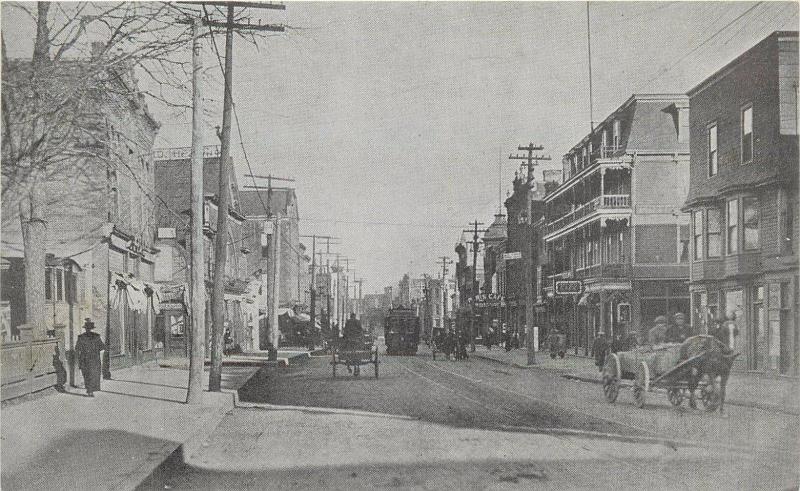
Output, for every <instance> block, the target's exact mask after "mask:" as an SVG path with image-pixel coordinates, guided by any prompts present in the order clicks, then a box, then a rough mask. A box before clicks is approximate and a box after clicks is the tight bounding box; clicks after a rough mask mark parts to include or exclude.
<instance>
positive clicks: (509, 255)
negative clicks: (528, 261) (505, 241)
mask: <svg viewBox="0 0 800 491" xmlns="http://www.w3.org/2000/svg"><path fill="white" fill-rule="evenodd" d="M503 259H504V260H506V261H512V260H514V259H522V253H521V252H519V251H517V252H506V253H505V254H503Z"/></svg>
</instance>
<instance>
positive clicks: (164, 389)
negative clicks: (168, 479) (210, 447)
mask: <svg viewBox="0 0 800 491" xmlns="http://www.w3.org/2000/svg"><path fill="white" fill-rule="evenodd" d="M257 370H258V368H256V367H227V366H226V367H225V369H224V370H223V377H222V383H223V392H220V393H211V392H205V393H204V394H203V395H204V401H203V405H201V406H189V405H186V404H185V403H184V401H185V400H186V388H187V385H188V371H186V370H181V369H174V368H162V367H159V366H158V365H157V364H156V363H155V362H152V363H149V364H145V365H141V366H136V367H131V368H125V369H120V370H116V371H114V372H112V377H113V380H103V382H102V391H101V392H98V393H96V394H95V397H94V398H89V397H86V396H85V395H84V391H83V389H82V388H70V392H69V393H53V394H49V395H45V396H43V397H39V398H35V399H32V400H25V401H21V402H18V403H16V404H14V403H11V404H9V405H7V406H6V407H4V408H3V410H2V411H3V415H2V440H3V443H2V446H3V447H2V450H3V459H2V487H3V488H5V489H59V490H61V489H113V490H118V489H134V488H136V487H137V486H138V485H139V484H140V483H141V482H142V481H143V480H145V479H146V478H147V477H148V476H150V474H151V473H152V472H153V471H154V470H155V469H156V468H157V467H158V466H159V465H160V464H161V463H162V462H163V461H164V460H165V459H167V458H168V457H169V456H170V455H172V454H173V452H174V451H175V450H176V449H178V448H179V447H180V446H182V445H183V446H184V450H186V449H187V447H188V448H196V446H197V445H199V442H200V441H202V439H203V438H205V437H206V436H207V435H208V434H209V433H210V432H211V431H213V430H214V429H215V428H216V427H217V425H219V423H220V422H221V421H222V419H223V418H224V416H225V414H226V413H227V412H229V411H230V410H231V409H232V408H233V406H234V392H235V391H236V390H237V389H238V388H239V387H241V386H242V385H243V384H244V383H245V382H246V381H247V380H248V379H249V378H250V377H251V376H252V375H253V374H254V373H255V372H256V371H257ZM204 381H205V383H206V384H207V381H208V372H206V375H205V376H204Z"/></svg>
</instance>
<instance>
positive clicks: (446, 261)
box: [439, 256, 453, 327]
mask: <svg viewBox="0 0 800 491" xmlns="http://www.w3.org/2000/svg"><path fill="white" fill-rule="evenodd" d="M439 259H440V260H441V261H442V322H444V319H445V318H447V266H448V265H450V264H453V260H452V259H450V258H449V257H447V256H441V257H439ZM442 327H445V326H444V325H442Z"/></svg>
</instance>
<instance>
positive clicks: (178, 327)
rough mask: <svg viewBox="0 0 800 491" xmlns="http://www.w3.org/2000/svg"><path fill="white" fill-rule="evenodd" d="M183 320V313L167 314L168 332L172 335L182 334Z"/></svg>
mask: <svg viewBox="0 0 800 491" xmlns="http://www.w3.org/2000/svg"><path fill="white" fill-rule="evenodd" d="M184 329H185V326H184V320H183V315H170V316H169V332H170V334H172V335H173V336H183V334H184Z"/></svg>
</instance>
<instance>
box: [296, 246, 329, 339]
mask: <svg viewBox="0 0 800 491" xmlns="http://www.w3.org/2000/svg"><path fill="white" fill-rule="evenodd" d="M300 237H305V238H309V237H310V238H311V287H310V288H309V289H310V292H309V294H310V295H311V306H310V309H311V312H310V317H311V329H316V324H315V323H314V322H315V321H316V318H317V286H316V271H317V239H327V240H328V250H329V251H330V247H331V245H330V241H331V239H336V238H338V237H331V236H330V235H301V236H300Z"/></svg>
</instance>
